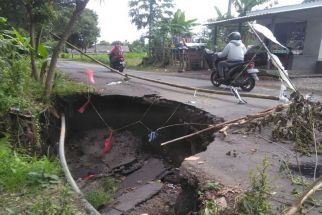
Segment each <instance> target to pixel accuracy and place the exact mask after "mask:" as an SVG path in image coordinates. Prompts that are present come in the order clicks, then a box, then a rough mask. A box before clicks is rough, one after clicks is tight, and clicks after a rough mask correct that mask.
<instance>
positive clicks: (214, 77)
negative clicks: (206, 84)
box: [210, 71, 221, 87]
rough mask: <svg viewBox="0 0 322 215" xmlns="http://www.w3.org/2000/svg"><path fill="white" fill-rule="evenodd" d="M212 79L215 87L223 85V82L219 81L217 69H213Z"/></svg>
mask: <svg viewBox="0 0 322 215" xmlns="http://www.w3.org/2000/svg"><path fill="white" fill-rule="evenodd" d="M210 81H211V83H212V85H214V86H215V87H219V86H220V85H221V83H220V82H219V81H218V73H217V71H213V72H212V73H211V76H210Z"/></svg>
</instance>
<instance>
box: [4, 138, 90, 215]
mask: <svg viewBox="0 0 322 215" xmlns="http://www.w3.org/2000/svg"><path fill="white" fill-rule="evenodd" d="M0 160H1V162H0V214H33V215H43V214H48V215H52V214H62V215H69V214H75V213H76V211H79V209H78V206H77V204H78V203H76V202H74V200H73V197H72V195H71V193H70V191H69V188H68V187H66V185H65V184H64V183H63V181H62V180H61V179H60V177H59V176H60V175H61V169H60V166H59V163H58V162H57V160H50V159H48V158H47V157H45V156H44V157H41V158H36V157H31V156H28V155H25V154H22V153H19V152H16V151H14V150H13V149H11V148H10V145H9V141H8V139H7V138H1V139H0ZM44 196H50V198H44ZM79 214H85V213H84V212H82V211H80V212H79Z"/></svg>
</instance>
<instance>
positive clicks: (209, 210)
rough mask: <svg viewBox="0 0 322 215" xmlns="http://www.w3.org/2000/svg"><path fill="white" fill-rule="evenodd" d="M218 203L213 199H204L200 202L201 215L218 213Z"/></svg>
mask: <svg viewBox="0 0 322 215" xmlns="http://www.w3.org/2000/svg"><path fill="white" fill-rule="evenodd" d="M220 212H221V207H220V205H219V204H218V203H217V202H216V201H215V200H213V199H212V200H205V201H203V202H202V210H201V215H219V214H220Z"/></svg>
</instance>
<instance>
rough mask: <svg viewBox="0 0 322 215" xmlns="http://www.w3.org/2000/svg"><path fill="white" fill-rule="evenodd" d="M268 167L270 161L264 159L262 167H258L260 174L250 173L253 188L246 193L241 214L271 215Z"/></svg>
mask: <svg viewBox="0 0 322 215" xmlns="http://www.w3.org/2000/svg"><path fill="white" fill-rule="evenodd" d="M268 167H269V163H268V160H267V158H264V159H263V162H262V166H261V167H257V171H258V174H254V172H251V173H250V182H251V188H250V190H249V191H247V192H245V193H244V196H243V197H242V199H241V200H240V202H239V214H245V215H246V214H247V215H253V214H258V215H264V214H270V212H271V204H270V202H269V200H268V196H269V190H270V188H269V185H268V179H267V173H266V172H267V168H268Z"/></svg>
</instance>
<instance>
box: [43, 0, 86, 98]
mask: <svg viewBox="0 0 322 215" xmlns="http://www.w3.org/2000/svg"><path fill="white" fill-rule="evenodd" d="M66 1H67V3H72V5H73V13H72V15H71V17H70V19H69V21H68V23H67V25H66V27H65V30H64V32H63V33H62V35H61V39H60V40H59V41H58V43H57V45H56V46H55V48H54V50H53V54H52V57H51V61H50V65H49V69H48V74H47V78H46V84H45V95H46V96H47V97H48V96H50V93H51V90H52V86H53V79H54V75H55V68H56V64H57V60H58V57H59V53H60V51H61V49H62V47H63V45H64V44H65V41H66V40H67V39H68V37H69V36H70V34H71V32H72V29H73V27H74V25H75V23H76V21H77V19H78V18H79V16H80V15H81V13H82V12H83V11H84V9H85V7H86V5H87V3H88V2H89V0H66Z"/></svg>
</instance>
